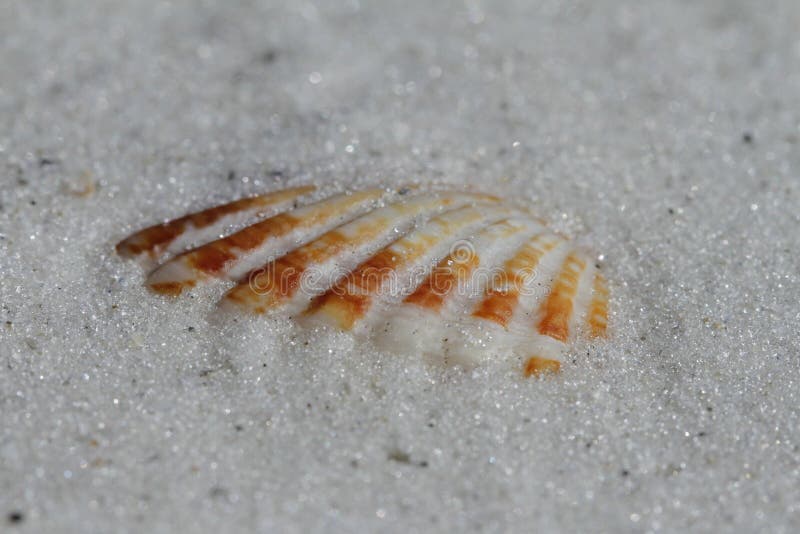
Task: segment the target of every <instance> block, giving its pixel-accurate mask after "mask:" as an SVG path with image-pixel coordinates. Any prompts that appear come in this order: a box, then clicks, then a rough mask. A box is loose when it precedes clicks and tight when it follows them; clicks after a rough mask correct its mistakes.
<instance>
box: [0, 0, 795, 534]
mask: <svg viewBox="0 0 800 534" xmlns="http://www.w3.org/2000/svg"><path fill="white" fill-rule="evenodd" d="M118 4H123V2H86V1H77V0H74V1H69V2H66V1H58V0H50V1H37V2H25V1H23V0H19V1H16V2H15V1H13V0H7V1H5V2H0V185H1V187H0V206H1V207H0V299H2V310H0V321H1V322H0V366H2V367H1V370H0V428H2V430H0V514H2V515H0V531H8V532H13V531H16V530H19V531H25V532H62V531H63V532H81V533H88V532H166V531H170V530H172V531H178V530H179V529H180V530H184V531H195V532H218V531H220V529H222V530H224V531H227V532H237V531H254V530H258V531H262V532H281V533H282V532H322V531H330V532H368V531H372V532H375V531H382V532H403V533H407V532H429V531H438V532H460V531H520V532H529V531H531V530H532V529H536V530H538V531H539V532H549V531H563V532H573V531H575V530H583V531H589V530H591V531H609V532H611V531H637V532H639V531H641V532H645V531H673V532H674V531H681V530H682V529H684V528H689V529H690V530H693V531H710V530H712V529H713V530H727V531H732V530H740V531H750V532H752V531H758V530H761V531H769V532H790V531H797V529H798V528H800V431H798V423H799V422H798V417H799V416H800V410H799V409H798V400H800V399H799V397H800V393H798V381H799V380H800V363H798V358H800V342H798V336H797V332H798V328H800V312H799V311H798V304H797V302H798V299H800V287H798V277H800V267H799V266H798V252H797V250H798V248H799V247H800V232H799V231H798V224H799V223H800V216H798V211H799V210H798V206H799V205H800V204H799V201H798V199H799V198H800V196H799V195H800V185H799V184H800V182H798V175H799V173H800V142H799V141H798V138H799V137H800V37H798V35H800V34H798V32H797V28H798V27H800V3H798V2H796V1H794V0H785V1H782V2H778V1H774V2H773V1H765V2H747V1H744V0H741V1H732V0H731V1H727V0H719V1H706V2H651V4H657V7H656V6H651V7H642V5H641V4H643V2H637V1H633V0H631V1H630V2H627V3H622V2H610V1H599V2H595V1H591V0H584V1H582V2H564V3H561V2H555V1H547V2H527V1H522V0H519V1H517V2H502V3H501V2H496V3H495V4H497V5H495V6H493V7H490V5H489V2H476V1H469V2H466V3H458V2H435V3H434V2H424V1H419V2H409V1H407V0H406V1H397V2H381V4H382V7H380V8H378V7H373V6H372V4H374V3H373V2H365V1H362V2H360V4H361V5H360V6H359V1H358V0H351V1H349V2H343V3H342V5H341V7H336V8H334V7H330V5H331V4H332V3H331V2H317V3H316V4H312V3H310V2H286V3H285V4H286V6H285V7H281V6H280V5H278V4H279V3H278V2H275V3H274V5H263V6H261V5H257V4H259V3H258V2H255V1H246V2H221V1H219V2H218V1H212V0H208V1H205V2H190V1H188V0H186V1H184V0H175V1H172V2H155V1H145V0H136V1H131V2H127V3H124V4H125V5H118ZM368 4H369V5H368ZM434 4H435V6H436V7H431V6H432V5H434ZM532 4H537V5H536V7H533V6H532ZM696 4H701V5H696ZM745 137H746V139H745ZM229 174H230V177H231V178H232V179H229ZM412 180H422V181H425V182H429V181H437V182H448V183H452V184H459V183H468V184H478V185H480V186H482V187H483V188H485V189H487V190H491V191H498V192H500V193H502V194H506V195H513V196H514V197H518V198H524V199H527V200H528V201H529V202H530V203H531V204H532V205H533V206H534V207H535V208H536V210H537V211H538V212H540V213H541V215H543V216H545V217H546V218H548V219H549V220H551V221H553V222H554V225H555V226H556V227H557V228H559V229H560V230H563V231H566V232H568V233H570V234H572V235H575V236H577V237H578V238H579V239H580V241H581V242H583V243H586V244H589V245H590V246H592V247H593V248H594V249H595V250H597V251H598V253H602V254H603V255H604V263H605V266H604V270H605V272H606V274H607V276H608V278H609V279H610V281H611V288H612V291H613V295H614V299H613V303H612V312H613V317H612V327H613V331H614V335H613V338H612V339H611V340H610V341H609V342H608V343H607V344H602V345H593V346H585V345H582V346H578V347H576V348H575V351H574V355H573V356H574V364H569V365H566V366H565V369H564V372H563V373H562V375H561V376H560V377H558V378H556V379H553V380H548V381H536V380H533V381H530V380H529V381H525V380H522V379H520V378H519V375H518V372H515V371H514V370H510V369H506V368H501V367H500V366H491V365H490V366H487V367H484V368H482V369H480V370H479V371H477V372H475V373H471V374H469V373H463V372H459V371H450V372H445V373H443V372H441V371H439V370H437V369H435V368H431V367H428V366H426V365H425V364H423V363H421V362H419V361H416V360H415V359H399V358H391V357H388V355H381V354H376V353H375V351H374V350H371V349H370V348H369V347H358V346H353V344H352V343H351V342H350V341H349V340H348V338H346V337H345V336H330V337H323V336H319V335H317V336H315V335H311V336H305V337H304V336H303V335H301V334H297V333H296V332H294V331H293V330H292V327H291V326H290V324H289V323H288V321H287V322H285V323H283V322H277V323H276V322H269V321H254V322H247V321H244V322H239V323H236V324H229V323H225V322H220V321H216V320H215V318H214V317H213V314H212V313H211V312H212V310H213V308H212V304H213V300H212V297H213V295H210V294H209V293H208V292H205V293H204V292H196V293H195V294H194V295H193V297H194V298H184V299H180V300H178V301H168V300H165V299H163V298H160V297H158V296H155V295H152V294H150V293H148V292H147V291H146V290H145V289H144V288H143V287H142V280H143V275H142V273H141V271H140V270H139V269H138V267H137V266H136V265H134V264H132V263H127V262H124V261H122V260H120V259H118V258H117V257H116V256H115V254H114V253H113V249H112V246H113V244H114V243H115V242H116V241H117V240H118V239H120V238H122V237H123V236H125V235H127V234H128V233H129V232H131V231H133V230H135V229H137V228H139V227H141V226H143V225H148V224H151V223H153V222H154V221H157V220H160V219H162V218H167V217H174V216H177V215H181V214H183V213H184V212H186V211H187V210H189V209H194V208H200V207H206V206H209V205H212V204H213V203H215V202H219V201H223V200H229V199H233V198H237V197H239V196H241V195H243V194H247V193H252V192H256V191H262V190H265V189H270V188H277V187H279V186H281V185H285V184H296V183H310V182H313V183H318V184H328V185H330V186H331V189H336V188H340V187H345V186H350V185H356V184H359V185H360V184H367V183H370V184H372V183H382V184H387V183H388V184H397V183H401V182H407V181H412ZM92 184H94V188H95V190H94V191H93V192H92V191H91V190H90V189H91V186H92ZM80 193H85V194H83V195H81V194H80ZM305 341H309V344H308V345H306V344H305Z"/></svg>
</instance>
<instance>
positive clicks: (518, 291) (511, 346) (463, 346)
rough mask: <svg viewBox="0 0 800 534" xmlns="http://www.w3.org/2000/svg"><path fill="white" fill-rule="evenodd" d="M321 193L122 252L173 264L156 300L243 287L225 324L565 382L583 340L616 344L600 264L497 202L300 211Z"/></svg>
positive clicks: (191, 221)
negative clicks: (273, 324)
mask: <svg viewBox="0 0 800 534" xmlns="http://www.w3.org/2000/svg"><path fill="white" fill-rule="evenodd" d="M312 190H313V188H312V187H296V188H292V189H286V190H282V191H276V192H272V193H267V194H264V195H260V196H257V197H252V198H247V199H242V200H237V201H234V202H231V203H229V204H225V205H222V206H218V207H214V208H210V209H208V210H205V211H201V212H198V213H193V214H190V215H186V216H184V217H181V218H179V219H175V220H174V221H170V222H167V223H164V224H161V225H156V226H152V227H150V228H146V229H144V230H142V231H140V232H138V233H136V234H134V235H132V236H130V237H129V238H127V239H125V240H124V241H122V242H120V243H119V244H118V245H117V251H118V252H119V254H120V255H122V256H124V257H129V258H134V259H137V260H138V261H140V262H141V263H142V264H144V265H145V266H151V265H155V264H157V262H159V261H161V260H164V259H165V260H166V261H165V262H164V263H162V264H161V265H160V266H158V267H157V268H155V270H153V271H152V272H151V273H150V275H149V276H148V277H147V280H146V284H147V286H149V287H150V288H151V289H152V290H154V291H155V292H158V293H161V294H165V295H178V294H180V293H181V292H182V291H184V290H186V289H187V288H191V287H195V286H198V285H200V284H206V283H210V282H212V281H214V280H217V281H218V282H219V283H226V282H225V281H228V283H230V282H234V283H235V285H234V286H233V287H232V288H231V289H230V290H229V291H228V292H227V293H226V294H225V295H224V296H223V297H222V299H221V301H220V309H221V310H227V311H229V312H230V311H233V312H239V313H247V314H253V315H256V316H258V315H262V314H264V315H271V314H282V315H287V316H291V317H295V318H296V319H297V322H298V323H299V324H300V325H304V326H306V327H317V326H320V325H326V326H327V327H330V328H334V329H338V330H342V331H348V332H350V333H352V335H354V336H356V337H359V338H370V339H372V340H373V341H374V342H375V343H376V344H377V345H378V346H379V347H381V348H383V349H385V350H387V351H390V352H396V353H401V354H410V355H415V356H421V357H423V358H425V359H426V360H429V361H432V362H438V363H441V364H445V365H461V366H465V367H471V366H474V365H477V364H481V363H483V362H484V361H486V360H489V359H509V360H511V361H518V362H519V365H520V367H521V369H522V371H523V373H524V374H525V375H526V376H531V375H537V376H538V375H540V374H542V373H545V372H555V371H558V370H559V369H560V364H561V360H562V359H563V357H564V354H566V352H567V351H568V348H569V344H570V343H572V342H573V341H574V340H575V339H576V337H577V336H579V335H583V336H585V337H588V338H597V337H604V336H605V335H606V329H607V324H608V298H609V291H608V286H607V283H606V281H605V279H604V278H603V276H602V274H600V272H599V269H598V267H597V266H596V265H595V263H594V261H592V258H591V257H590V256H589V255H588V253H586V252H585V251H582V250H580V249H578V248H576V247H575V246H574V245H573V244H572V243H571V242H570V241H568V240H566V239H565V238H563V237H559V236H558V235H556V234H554V233H553V232H551V231H549V230H548V229H547V228H546V227H545V226H544V225H543V223H542V222H541V221H539V220H537V219H535V218H533V217H531V216H530V215H529V214H528V213H526V212H523V211H521V210H519V209H515V208H512V207H509V206H508V205H506V204H504V203H502V202H501V201H500V200H499V199H498V198H496V197H493V196H489V195H482V194H476V193H466V192H452V191H438V192H420V191H416V192H414V193H409V190H407V189H404V190H401V191H397V192H394V191H387V190H382V189H372V190H366V191H358V192H351V193H343V194H339V195H335V196H332V197H329V198H327V199H323V200H318V201H316V202H312V203H308V204H305V205H302V206H299V203H300V202H301V201H302V199H303V197H304V196H305V195H307V194H308V193H310V192H311V191H312ZM251 222H252V224H250V225H249V226H244V227H242V226H243V225H244V224H246V223H251ZM237 228H238V230H237ZM226 232H227V233H228V235H226V236H225V237H222V238H218V237H219V235H221V234H224V233H226ZM192 245H199V246H197V247H196V248H190V246H192ZM186 249H189V250H186Z"/></svg>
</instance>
